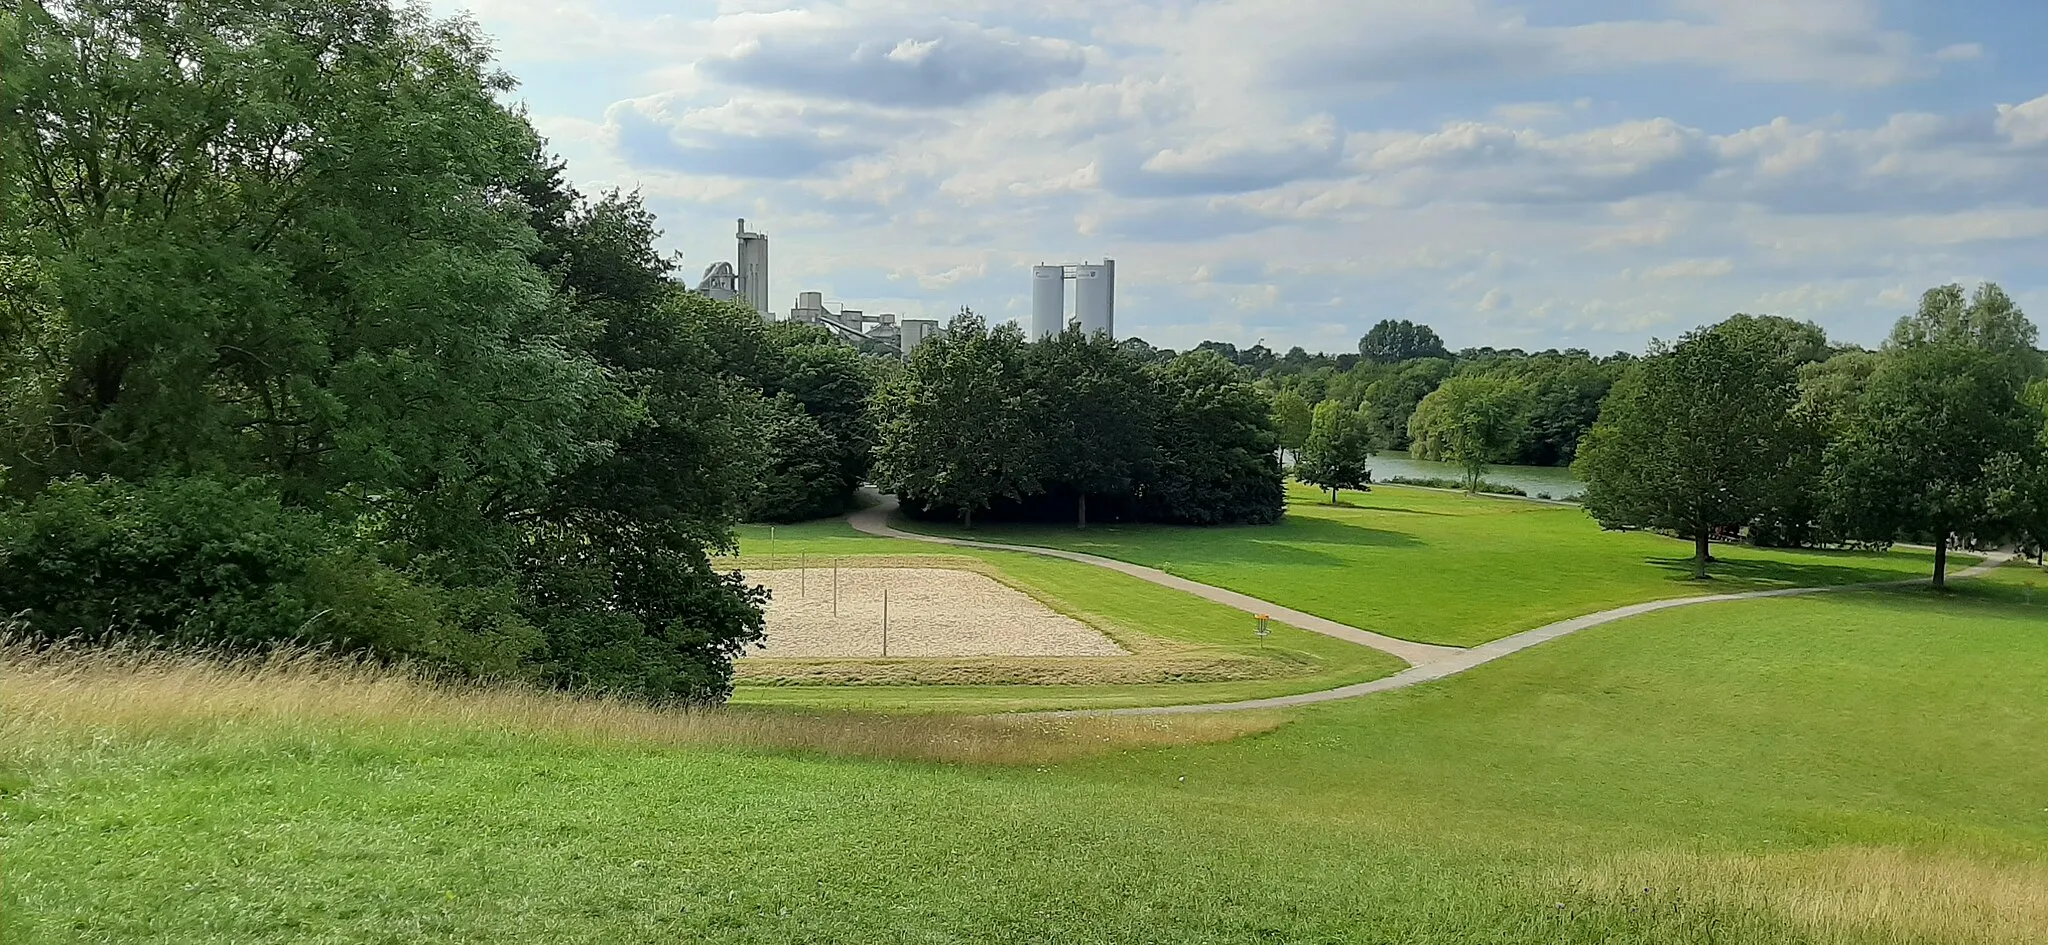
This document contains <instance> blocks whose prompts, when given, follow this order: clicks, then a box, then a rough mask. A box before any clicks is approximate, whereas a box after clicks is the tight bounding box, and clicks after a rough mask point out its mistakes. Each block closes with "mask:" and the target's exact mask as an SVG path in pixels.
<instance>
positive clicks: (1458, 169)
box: [478, 0, 2048, 350]
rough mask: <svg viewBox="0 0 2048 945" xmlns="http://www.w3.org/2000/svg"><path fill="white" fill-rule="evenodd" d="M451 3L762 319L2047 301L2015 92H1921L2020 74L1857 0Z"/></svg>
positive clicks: (1993, 42)
mask: <svg viewBox="0 0 2048 945" xmlns="http://www.w3.org/2000/svg"><path fill="white" fill-rule="evenodd" d="M478 2H479V3H480V4H481V6H480V8H479V14H480V15H481V16H482V17H483V19H484V25H485V27H486V29H488V30H491V31H493V32H498V31H499V30H500V26H501V24H502V25H503V26H504V28H505V29H506V30H508V31H509V37H510V38H509V41H508V42H507V44H506V45H505V46H504V47H503V48H506V49H508V50H512V51H514V53H515V57H514V58H513V60H512V61H511V62H509V63H508V66H509V67H510V68H511V69H512V71H514V72H515V73H519V72H522V71H524V66H523V64H524V63H529V62H530V63H536V64H538V65H537V67H536V68H537V71H536V72H534V73H531V74H530V75H531V78H533V80H534V82H533V84H531V85H529V87H528V90H529V91H530V92H531V91H538V92H542V93H545V94H543V95H541V96H540V98H539V99H537V100H536V101H535V103H534V108H535V111H536V113H537V114H540V115H542V116H544V118H543V119H542V123H543V124H544V126H545V128H546V130H547V131H548V132H549V133H550V134H551V135H553V136H554V137H555V138H556V140H557V141H558V142H560V143H561V144H562V145H563V146H565V151H566V153H568V154H569V156H570V158H571V162H572V163H571V172H572V174H576V175H578V178H579V180H582V181H586V182H588V181H591V180H592V179H593V177H592V176H591V175H593V174H594V175H597V176H596V177H595V179H596V180H601V181H603V182H604V183H605V184H616V185H621V186H626V187H632V186H636V185H637V186H641V187H642V188H643V189H644V190H645V192H646V193H648V194H649V195H650V197H652V198H655V199H656V200H657V203H656V206H657V209H659V210H660V211H662V212H663V214H664V220H665V221H667V222H668V223H669V225H668V227H667V229H668V230H669V232H670V233H671V234H672V239H674V240H675V241H676V245H677V246H678V247H679V248H681V249H682V250H684V251H685V252H686V253H687V254H688V255H689V256H690V257H691V258H692V259H693V260H696V259H717V258H725V257H726V256H729V254H730V252H731V248H730V235H729V234H730V227H729V226H726V225H719V226H715V227H703V226H699V225H696V224H695V222H694V221H697V220H700V219H726V218H729V217H731V216H734V215H743V216H746V217H748V219H749V220H750V222H754V223H757V224H758V225H761V226H763V227H764V228H766V229H768V230H769V231H770V232H771V234H772V235H773V238H774V239H775V240H776V266H775V270H774V271H775V280H776V282H775V285H774V286H773V287H771V294H773V295H776V296H784V295H789V294H793V293H794V292H796V291H799V290H800V289H819V290H835V291H838V292H840V293H842V294H847V293H866V294H867V295H869V296H872V297H873V298H871V299H869V300H868V301H869V303H870V304H869V307H870V308H879V307H882V306H883V305H884V304H886V305H887V306H889V307H901V308H903V309H904V310H906V311H907V310H912V309H916V310H921V311H926V312H945V311H949V310H951V309H953V308H955V307H957V306H958V305H960V304H969V305H973V306H975V307H976V308H977V309H978V310H983V311H988V312H991V313H1012V314H1015V313H1019V312H1021V311H1023V309H1021V308H1019V306H1021V305H1024V304H1025V303H1024V302H1023V301H1022V299H1023V298H1024V293H1025V292H1026V289H1025V288H1024V287H1025V286H1026V285H1027V284H1028V283H1027V282H1026V281H1024V279H1023V278H1022V277H1021V276H1018V275H1017V273H1019V272H1023V271H1024V267H1026V266H1028V265H1029V263H1031V262H1035V261H1039V260H1041V259H1054V258H1071V259H1079V258H1083V257H1097V258H1099V257H1100V256H1103V255H1111V256H1116V257H1117V258H1118V259H1119V261H1120V263H1121V264H1122V271H1121V272H1120V283H1122V284H1121V285H1120V288H1121V289H1122V290H1123V292H1124V296H1123V298H1121V299H1120V300H1119V312H1118V315H1119V322H1124V321H1125V320H1126V319H1129V324H1130V325H1132V326H1133V327H1134V328H1136V329H1141V330H1142V331H1143V333H1144V334H1145V336H1146V337H1147V338H1148V339H1151V340H1154V341H1156V342H1161V343H1167V344H1187V343H1192V342H1193V341H1196V340H1200V336H1202V335H1204V334H1213V333H1218V332H1225V333H1227V332H1230V331H1245V332H1253V331H1256V332H1258V333H1264V334H1268V335H1271V336H1273V337H1274V339H1275V341H1282V340H1283V339H1288V338H1289V337H1290V334H1294V338H1293V340H1292V341H1291V342H1289V343H1307V344H1309V345H1310V346H1311V347H1313V346H1314V345H1315V344H1317V343H1320V342H1319V341H1317V340H1316V339H1324V340H1327V339H1336V340H1337V341H1338V342H1343V341H1344V336H1345V335H1347V334H1349V335H1350V336H1351V337H1353V338H1355V336H1356V331H1357V330H1358V329H1357V328H1355V327H1345V326H1344V325H1342V324H1340V322H1341V320H1342V318H1343V317H1345V316H1343V315H1342V314H1341V313H1342V312H1345V311H1348V310H1349V308H1348V307H1347V306H1349V307H1359V311H1360V312H1362V313H1366V314H1361V315H1360V316H1359V317H1360V318H1361V319H1364V318H1366V317H1367V314H1369V315H1373V316H1379V315H1389V316H1400V317H1413V318H1418V319H1423V320H1426V321H1432V322H1433V323H1434V324H1436V326H1437V327H1438V328H1439V330H1440V331H1442V332H1443V333H1444V334H1445V336H1446V337H1447V338H1448V339H1451V340H1452V342H1453V344H1454V345H1460V344H1467V343H1470V344H1521V345H1538V346H1550V345H1553V344H1582V345H1585V346H1589V347H1595V348H1601V349H1606V350H1611V348H1618V347H1634V346H1635V345H1636V344H1637V343H1639V342H1640V340H1641V338H1640V333H1641V332H1646V331H1651V330H1656V331H1666V330H1667V329H1671V328H1678V329H1682V328H1685V327H1689V326H1690V325H1691V324H1695V323H1697V322H1699V321H1704V320H1707V319H1710V318H1714V317H1719V316H1721V315H1725V314H1726V313H1727V312H1730V311H1734V310H1737V309H1747V310H1768V309H1769V306H1773V305H1775V306H1779V307H1781V310H1783V311H1784V312H1785V313H1786V314H1796V315H1798V316H1800V317H1812V318H1816V319H1819V320H1821V321H1822V322H1823V324H1825V325H1827V326H1828V327H1830V328H1831V329H1836V328H1840V329H1842V330H1845V331H1849V332H1850V337H1852V338H1859V339H1861V340H1870V339H1869V338H1867V337H1864V336H1861V335H1857V334H1856V331H1857V330H1858V326H1877V327H1875V328H1873V329H1872V330H1873V331H1877V332H1880V333H1881V330H1882V326H1883V325H1884V324H1888V323H1889V322H1890V321H1891V320H1892V319H1893V318H1895V317H1896V315H1897V314H1898V313H1897V312H1896V311H1894V309H1896V308H1897V307H1898V306H1897V304H1896V302H1897V300H1896V299H1894V300H1893V301H1891V302H1887V301H1885V299H1886V296H1885V295H1884V293H1886V292H1887V291H1890V290H1893V289H1895V288H1896V287H1898V286H1901V285H1904V286H1915V285H1922V284H1934V283H1937V282H1944V281H1949V280H1950V279H1956V278H1979V277H1985V276H1989V277H1993V278H1997V277H2000V276H2005V278H2006V279H2007V281H2008V282H2009V283H2012V284H2011V285H2009V288H2012V289H2013V290H2014V292H2015V295H2016V296H2017V297H2019V298H2020V299H2021V301H2022V303H2023V304H2028V305H2031V306H2033V307H2034V308H2036V309H2040V310H2048V284H2041V283H2040V282H2039V279H2038V278H2036V277H2030V276H2027V275H2026V274H2027V273H2036V274H2037V273H2038V259H2039V258H2040V257H2041V255H2042V254H2043V253H2048V173H2043V172H2042V167H2043V161H2044V160H2048V95H2044V96H2041V97H2038V98H2033V99H2031V100H2028V101H2021V102H2019V103H2017V104H2005V105H1995V104H1994V103H1991V102H1982V101H1973V100H1972V99H1971V98H1970V96H1972V95H1973V94H1975V92H1974V90H1975V88H1976V87H1977V86H1974V85H1972V84H1970V83H1967V82H1960V81H1952V80H1951V79H1949V78H1948V77H1946V76H1945V75H1944V70H1956V71H1958V72H1961V71H1967V72H1968V73H1969V74H1970V75H1972V76H1982V75H1984V74H1986V73H1987V72H1996V71H1998V70H2002V69H2008V68H2011V65H2010V64H2012V63H2016V62H2020V61H2022V58H2023V57H2018V56H2014V55H2013V54H2012V52H2011V49H2010V48H2009V47H2008V46H2006V45H2004V44H2003V43H2004V38H2003V37H1998V36H1987V37H1945V38H1944V40H1943V42H1944V43H1947V45H1940V44H1935V43H1930V42H1927V41H1925V40H1924V39H1923V38H1921V37H1916V36H1914V35H1911V34H1909V33H1907V32H1905V31H1904V30H1901V29H1898V28H1896V26H1895V25H1893V22H1892V21H1889V20H1887V19H1886V18H1885V17H1884V16H1882V15H1880V14H1881V13H1882V12H1883V10H1882V8H1881V6H1880V5H1879V3H1878V0H1771V2H1763V0H1653V2H1651V3H1648V4H1636V5H1632V6H1626V5H1625V9H1626V10H1627V12H1626V13H1625V14H1623V15H1619V16H1614V17H1611V18H1609V19H1605V20H1602V19H1599V18H1597V17H1593V16H1588V15H1585V8H1584V7H1583V6H1579V7H1575V8H1573V9H1570V10H1566V9H1552V8H1549V7H1545V8H1543V15H1542V17H1541V18H1540V19H1530V18H1528V17H1525V16H1524V15H1523V14H1522V13H1521V12H1519V11H1521V10H1524V9H1527V10H1531V11H1534V10H1535V9H1536V8H1533V7H1527V6H1526V5H1512V4H1509V3H1507V2H1506V0H1431V2H1426V3H1415V2H1410V0H1196V2H1183V0H1134V2H1132V3H1130V4H1124V5H1110V6H1108V7H1104V6H1102V5H1099V4H1098V5H1085V4H1081V3H1080V2H1079V0H1022V2H1014V0H1013V2H1008V3H1003V2H997V0H830V2H823V0H720V2H719V3H718V4H716V5H715V6H716V8H717V10H718V12H717V13H715V14H702V15H695V16H694V17H693V16H692V15H687V14H681V13H674V14H650V13H648V12H646V10H647V8H646V7H644V5H629V4H626V3H624V2H623V0H591V2H588V3H582V4H575V5H557V4H522V3H514V2H512V0H478ZM558 6H559V7H561V9H560V10H558V11H556V12H558V13H560V14H561V16H559V17H557V18H556V20H558V24H557V26H556V27H554V31H555V32H558V33H561V34H563V35H561V36H560V37H559V39H560V43H559V44H558V45H556V46H553V47H547V48H543V47H546V41H547V40H548V39H549V32H550V27H549V25H548V24H549V23H550V22H552V21H551V20H550V17H551V16H553V15H554V14H551V13H550V12H549V11H550V10H554V8H555V7H558ZM1603 6H1604V7H1605V8H1607V9H1609V10H1613V9H1622V8H1624V7H1616V6H1615V5H1612V4H1608V5H1603ZM572 7H573V9H572ZM1534 15H1535V14H1534V13H1533V12H1531V13H1530V14H1529V16H1531V17H1533V16H1534ZM493 18H496V21H494V19H493ZM570 33H574V34H576V35H573V36H571V35H567V34H570ZM591 37H598V38H601V41H600V40H593V39H591ZM1952 40H1978V42H1969V41H1961V42H1957V41H1952ZM2001 53H2002V54H2003V55H2001ZM521 57H524V58H521ZM564 60H571V61H575V62H577V63H578V64H579V70H580V72H581V73H583V74H588V75H591V76H595V77H598V80H597V81H593V82H590V83H588V85H587V88H584V89H583V90H582V91H580V92H578V93H577V94H581V95H583V96H585V99H590V100H588V101H586V100H584V99H577V98H574V97H573V96H569V95H565V94H564V93H563V92H562V91H561V90H562V89H563V88H565V87H566V88H570V89H571V90H572V91H575V90H576V89H577V88H578V87H577V86H576V83H573V82H572V83H568V85H567V86H563V85H562V84H561V79H560V75H561V74H562V72H563V69H562V67H561V62H562V61H564ZM1958 64H1967V65H1966V66H1959V65H1958ZM1673 82H1682V83H1684V85H1685V87H1686V88H1687V89H1688V93H1687V95H1685V96H1683V97H1672V98H1671V99H1670V101H1668V102H1666V101H1661V100H1660V97H1662V96H1667V95H1668V93H1669V89H1670V87H1671V84H1672V83H1673ZM542 83H554V84H552V85H546V86H545V87H543V85H542ZM1909 83H1920V85H1917V86H1915V88H1916V92H1915V94H1914V95H1913V96H1912V97H1911V100H1912V101H1914V102H1915V103H1917V104H1918V106H1919V108H1920V109H1921V110H1918V111H1907V110H1900V112H1899V114H1896V115H1894V116H1892V117H1890V118H1889V119H1886V118H1884V117H1878V118H1875V119H1872V118H1868V117H1866V116H1868V115H1870V114H1871V113H1872V112H1871V110H1870V109H1871V105H1872V104H1873V103H1881V102H1882V96H1885V95H1889V94H1893V93H1891V92H1890V91H1888V90H1887V87H1889V86H1899V85H1902V84H1909ZM1943 83H1948V84H1946V85H1944V84H1943ZM2007 84H2008V85H2009V83H2007ZM1792 86H1796V87H1797V94H1786V95H1779V94H1776V89H1777V88H1780V87H1792ZM1851 88H1853V89H1856V90H1857V91H1856V92H1855V94H1854V96H1853V97H1850V96H1847V95H1845V93H1844V90H1845V89H1851ZM2029 94H2032V93H2031V92H2030V93H2029ZM597 96H603V97H602V98H601V99H599V98H597ZM625 96H630V97H625ZM1579 96H1584V97H1579ZM2008 97H2009V98H2021V99H2024V98H2027V96H2026V95H2020V96H2008ZM1901 99H1902V100H1904V97H1903V96H1902V97H1901ZM578 101H582V102H583V105H582V107H580V109H579V107H578V106H577V104H576V103H577V102H578ZM1781 115H1783V117H1780V116H1781ZM1880 115H1881V113H1880ZM700 231H701V232H700ZM862 274H866V276H865V277H863V275H862ZM1190 274H1194V275H1193V276H1191V275H1190ZM2029 278H2034V285H2033V287H2032V288H2030V287H2029V283H2028V282H2027V279H2029ZM2030 292H2031V293H2032V294H2029V293H2030ZM897 296H908V298H895V297H897ZM847 297H848V301H849V302H854V303H858V302H860V301H862V298H860V297H856V296H855V295H848V296H847ZM884 298H888V299H889V301H887V302H886V303H884V302H881V301H879V300H880V299H884ZM1338 300H1351V301H1350V302H1349V303H1344V302H1341V301H1338ZM1907 301H1910V299H1907ZM1368 310H1369V312H1368ZM1290 326H1292V327H1290ZM1296 332H1298V334H1295V333H1296ZM1251 337H1252V336H1249V335H1248V336H1245V337H1239V338H1235V339H1234V340H1237V341H1239V342H1240V343H1244V342H1246V341H1248V340H1250V338H1251Z"/></svg>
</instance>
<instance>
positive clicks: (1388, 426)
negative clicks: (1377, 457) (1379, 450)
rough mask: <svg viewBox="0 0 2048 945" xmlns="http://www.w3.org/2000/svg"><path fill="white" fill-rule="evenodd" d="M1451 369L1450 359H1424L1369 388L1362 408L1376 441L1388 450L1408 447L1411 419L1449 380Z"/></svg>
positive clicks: (1364, 393) (1412, 362)
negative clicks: (1431, 394)
mask: <svg viewBox="0 0 2048 945" xmlns="http://www.w3.org/2000/svg"><path fill="white" fill-rule="evenodd" d="M1452 370H1453V365H1452V363H1451V362H1450V361H1449V360H1448V359H1445V358H1425V359H1423V360H1420V361H1411V362H1408V363H1406V364H1403V365H1401V366H1400V368H1399V369H1398V370H1396V371H1395V372H1394V373H1392V374H1390V375H1387V376H1385V377H1382V378H1380V379H1379V380H1376V381H1373V382H1372V383H1371V384H1370V385H1368V386H1367V387H1366V388H1365V390H1364V392H1363V397H1364V402H1363V405H1362V406H1363V408H1364V410H1365V418H1366V426H1367V428H1368V429H1369V430H1370V432H1371V433H1372V436H1373V440H1374V441H1375V442H1377V443H1380V444H1381V445H1383V446H1385V447H1386V448H1388V449H1394V450H1404V449H1407V448H1409V445H1410V440H1409V419H1410V418H1411V417H1413V416H1414V415H1415V409H1416V408H1417V407H1418V406H1421V404H1422V399H1423V398H1425V397H1428V396H1429V395H1430V392H1431V391H1434V390H1436V388H1437V385H1439V384H1442V383H1443V382H1444V379H1445V378H1448V377H1450V376H1451V372H1452Z"/></svg>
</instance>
